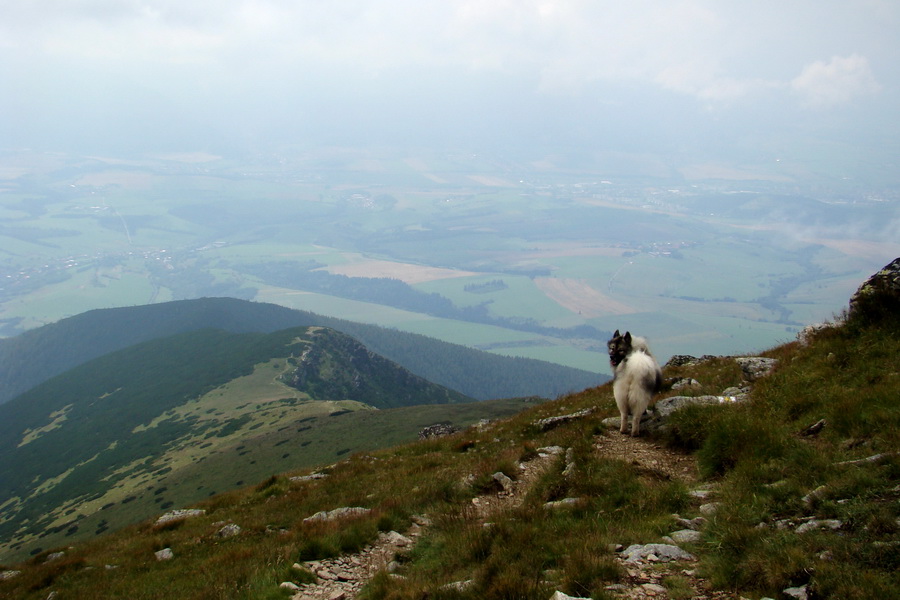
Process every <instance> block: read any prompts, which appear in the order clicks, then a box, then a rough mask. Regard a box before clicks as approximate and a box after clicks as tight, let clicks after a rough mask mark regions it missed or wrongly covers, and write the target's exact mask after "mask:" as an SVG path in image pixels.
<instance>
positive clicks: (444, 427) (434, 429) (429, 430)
mask: <svg viewBox="0 0 900 600" xmlns="http://www.w3.org/2000/svg"><path fill="white" fill-rule="evenodd" d="M458 431H459V428H458V427H454V426H453V425H451V424H450V423H436V424H434V425H429V426H428V427H425V428H424V429H422V431H420V432H419V439H420V440H430V439H433V438H439V437H444V436H448V435H453V434H454V433H456V432H458Z"/></svg>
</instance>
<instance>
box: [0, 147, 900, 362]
mask: <svg viewBox="0 0 900 600" xmlns="http://www.w3.org/2000/svg"><path fill="white" fill-rule="evenodd" d="M6 160H7V162H9V163H10V164H8V165H0V167H5V168H0V173H2V178H0V242H2V245H0V281H2V286H0V335H5V336H9V335H15V334H16V333H18V332H21V331H24V330H26V329H29V328H32V327H36V326H39V325H41V324H44V323H48V322H52V321H55V320H58V319H60V318H63V317H65V316H69V315H73V314H77V313H79V312H83V311H86V310H90V309H92V308H100V307H112V306H126V305H135V304H144V303H152V302H160V301H166V300H172V299H182V298H195V297H203V296H233V297H238V298H243V299H251V300H259V301H266V302H275V303H278V304H283V305H285V306H290V307H294V308H303V309H305V310H310V311H313V312H318V313H321V314H326V315H329V316H336V317H340V318H344V319H349V320H357V321H362V322H367V323H375V324H379V325H384V326H388V327H396V328H399V329H403V330H407V331H413V332H416V333H423V334H425V335H430V336H434V337H438V338H440V339H443V340H446V341H451V342H455V343H459V344H464V345H467V346H473V347H479V348H484V349H488V350H490V351H492V352H499V353H504V354H510V355H517V356H527V357H532V358H540V359H542V360H549V361H553V362H558V363H561V364H566V365H569V366H573V367H579V368H589V369H600V370H605V369H606V367H605V363H606V361H605V360H604V352H605V349H604V342H605V336H606V335H608V333H609V332H610V331H612V330H614V329H632V330H634V331H636V332H639V333H641V334H643V335H646V336H648V337H649V338H650V339H651V342H652V343H653V345H654V349H655V350H656V352H657V354H659V355H660V356H661V357H662V358H665V357H666V356H668V355H671V354H703V353H709V352H717V353H745V352H754V351H758V350H761V349H764V348H767V347H770V346H772V345H774V344H776V343H779V342H782V341H785V340H786V339H790V338H791V337H792V336H793V335H794V334H795V333H796V331H797V330H799V329H800V328H801V327H802V326H803V325H805V324H808V323H811V322H817V321H821V320H823V319H828V318H831V317H832V316H833V315H835V313H837V312H839V311H840V310H841V308H842V307H843V306H845V305H846V302H847V300H848V298H849V295H850V294H852V292H853V290H855V288H856V287H857V286H858V285H859V284H860V283H861V282H862V281H863V280H864V279H865V278H866V277H867V276H868V275H870V274H871V273H872V272H873V271H874V270H877V269H878V268H880V267H881V266H883V265H884V264H886V263H887V262H889V261H890V260H892V259H893V258H894V257H896V256H897V255H900V243H898V242H897V241H895V239H894V237H892V234H891V229H890V223H892V222H896V221H897V219H898V208H897V205H896V204H895V203H893V202H890V201H888V202H883V201H882V202H866V201H864V200H865V197H866V196H865V192H864V191H859V192H852V191H850V192H843V193H844V194H845V195H849V199H852V200H853V202H852V203H851V202H847V201H837V200H836V199H835V196H836V193H834V192H830V191H826V193H824V194H822V199H821V200H820V199H817V198H816V196H815V194H816V193H820V194H821V193H822V192H821V190H820V191H819V192H815V191H814V190H812V188H810V190H808V191H807V192H804V188H803V185H802V183H798V182H793V183H792V184H790V185H788V184H787V183H780V182H771V181H769V182H755V183H754V182H752V181H750V182H748V181H747V180H740V181H736V182H735V183H734V184H733V187H732V184H731V183H730V182H729V181H728V180H709V181H697V182H694V183H693V184H692V185H691V186H687V187H686V186H684V185H683V183H684V182H683V181H681V182H671V183H670V182H666V181H663V180H652V179H634V178H632V179H622V180H617V179H616V178H615V177H613V176H611V175H610V174H608V173H602V172H592V171H590V169H584V170H581V171H578V172H572V171H562V170H560V169H558V168H556V167H554V166H553V163H552V161H550V162H540V161H538V162H534V163H521V164H518V163H514V162H510V161H498V160H495V159H494V158H492V157H489V156H487V155H484V156H482V155H479V156H477V157H476V156H468V155H464V154H453V153H430V154H429V153H421V154H418V155H416V154H413V155H403V154H400V153H384V154H383V155H379V154H378V153H373V152H363V151H344V150H341V149H330V150H328V151H323V152H321V153H320V154H318V155H315V154H310V153H307V154H303V155H297V156H284V157H279V159H278V160H275V159H266V158H265V157H262V158H260V157H257V158H256V159H254V160H253V161H250V162H247V161H240V160H237V159H224V158H216V157H205V158H204V161H203V162H198V161H196V160H194V159H191V160H189V161H188V160H184V157H181V158H179V157H167V158H160V157H156V158H145V159H141V160H132V161H128V162H123V161H117V160H113V159H102V158H85V157H78V156H66V155H55V156H52V157H46V156H40V157H38V156H33V155H28V154H27V153H22V154H17V155H14V156H9V155H7V156H6ZM779 186H781V187H779ZM754 187H755V189H753V188H754ZM733 189H740V190H741V192H740V193H732V191H733ZM748 189H749V190H750V191H747V190H748ZM685 190H687V191H685ZM854 194H855V195H854ZM810 211H813V212H810ZM850 223H852V225H853V226H852V227H850V226H849V225H848V224H850ZM801 224H803V225H804V227H803V228H802V232H803V233H802V235H801V234H797V233H792V231H794V232H795V231H797V230H801V229H800V228H799V226H800V225H801ZM795 226H796V227H795ZM792 227H794V229H792ZM385 282H392V283H385ZM598 365H599V366H598Z"/></svg>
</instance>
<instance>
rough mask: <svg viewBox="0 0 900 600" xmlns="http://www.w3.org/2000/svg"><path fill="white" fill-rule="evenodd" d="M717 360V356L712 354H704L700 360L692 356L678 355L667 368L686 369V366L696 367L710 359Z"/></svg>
mask: <svg viewBox="0 0 900 600" xmlns="http://www.w3.org/2000/svg"><path fill="white" fill-rule="evenodd" d="M713 358H717V357H716V356H712V355H710V354H704V355H703V356H701V357H700V358H697V357H696V356H691V355H690V354H676V355H675V356H673V357H672V358H670V359H669V362H667V363H666V366H667V367H685V366H694V365H699V364H700V363H702V362H706V361H708V360H710V359H713Z"/></svg>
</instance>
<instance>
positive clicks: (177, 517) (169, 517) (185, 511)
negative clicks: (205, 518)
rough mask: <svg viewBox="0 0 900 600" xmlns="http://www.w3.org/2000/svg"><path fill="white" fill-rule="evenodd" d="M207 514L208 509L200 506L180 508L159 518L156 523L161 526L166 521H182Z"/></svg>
mask: <svg viewBox="0 0 900 600" xmlns="http://www.w3.org/2000/svg"><path fill="white" fill-rule="evenodd" d="M205 514H206V511H205V510H201V509H199V508H179V509H177V510H173V511H169V512H167V513H166V514H164V515H163V516H161V517H160V518H158V519H157V520H156V523H155V525H156V526H157V527H159V526H160V525H165V524H166V523H172V522H174V521H181V520H183V519H190V518H191V517H200V516H202V515H205Z"/></svg>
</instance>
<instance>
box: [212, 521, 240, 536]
mask: <svg viewBox="0 0 900 600" xmlns="http://www.w3.org/2000/svg"><path fill="white" fill-rule="evenodd" d="M240 533H241V528H240V527H239V526H238V525H235V524H234V523H228V524H227V525H225V526H223V527H222V528H221V529H219V530H218V531H217V532H216V537H217V538H222V539H226V538H230V537H234V536H236V535H239V534H240Z"/></svg>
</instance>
